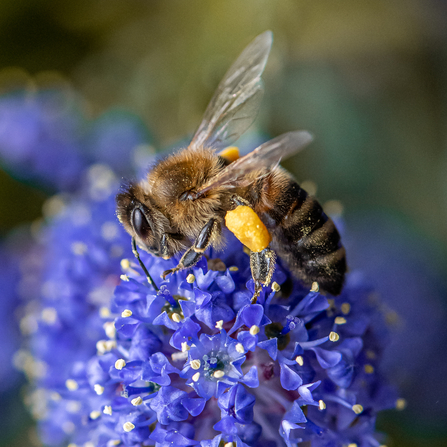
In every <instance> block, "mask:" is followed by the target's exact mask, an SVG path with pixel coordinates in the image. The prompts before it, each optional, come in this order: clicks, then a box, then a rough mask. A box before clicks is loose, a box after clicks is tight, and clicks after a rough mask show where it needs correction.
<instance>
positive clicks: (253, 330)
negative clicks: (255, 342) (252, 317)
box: [250, 324, 259, 335]
mask: <svg viewBox="0 0 447 447" xmlns="http://www.w3.org/2000/svg"><path fill="white" fill-rule="evenodd" d="M250 334H251V335H256V334H259V326H256V324H254V325H253V326H252V327H251V328H250Z"/></svg>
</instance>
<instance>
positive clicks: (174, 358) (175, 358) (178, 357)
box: [171, 352, 188, 362]
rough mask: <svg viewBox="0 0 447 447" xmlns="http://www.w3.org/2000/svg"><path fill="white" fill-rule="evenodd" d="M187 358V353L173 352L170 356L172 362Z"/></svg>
mask: <svg viewBox="0 0 447 447" xmlns="http://www.w3.org/2000/svg"><path fill="white" fill-rule="evenodd" d="M187 358H188V353H187V352H173V353H172V354H171V359H172V361H174V362H177V361H180V360H186V359H187Z"/></svg>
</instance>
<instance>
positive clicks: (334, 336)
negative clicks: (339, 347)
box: [329, 332, 340, 343]
mask: <svg viewBox="0 0 447 447" xmlns="http://www.w3.org/2000/svg"><path fill="white" fill-rule="evenodd" d="M329 340H330V341H333V342H334V343H335V342H336V341H338V340H340V335H338V334H337V332H331V333H330V334H329Z"/></svg>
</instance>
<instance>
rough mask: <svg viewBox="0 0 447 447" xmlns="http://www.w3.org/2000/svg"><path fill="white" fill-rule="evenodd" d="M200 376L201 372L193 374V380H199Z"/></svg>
mask: <svg viewBox="0 0 447 447" xmlns="http://www.w3.org/2000/svg"><path fill="white" fill-rule="evenodd" d="M199 378H200V373H199V372H196V373H195V374H194V375H193V376H192V380H194V382H197V381H198V380H199Z"/></svg>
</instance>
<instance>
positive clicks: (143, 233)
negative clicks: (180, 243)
mask: <svg viewBox="0 0 447 447" xmlns="http://www.w3.org/2000/svg"><path fill="white" fill-rule="evenodd" d="M116 203H117V211H116V214H117V216H118V219H119V221H120V222H121V223H122V225H123V226H124V228H125V230H126V231H127V232H128V233H129V234H130V235H131V236H133V237H134V238H135V239H136V241H137V243H138V245H139V246H140V247H142V248H143V249H144V250H146V251H148V252H150V253H152V254H154V255H156V256H159V255H160V253H159V251H160V247H159V243H158V240H159V237H158V235H157V233H158V231H157V230H158V229H157V226H156V225H155V217H154V216H153V214H154V213H153V210H152V209H151V208H150V202H149V200H148V198H147V197H144V195H143V194H142V190H141V188H139V185H135V184H129V185H124V186H122V188H121V192H120V193H119V194H118V195H117V196H116ZM148 205H149V206H148Z"/></svg>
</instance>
